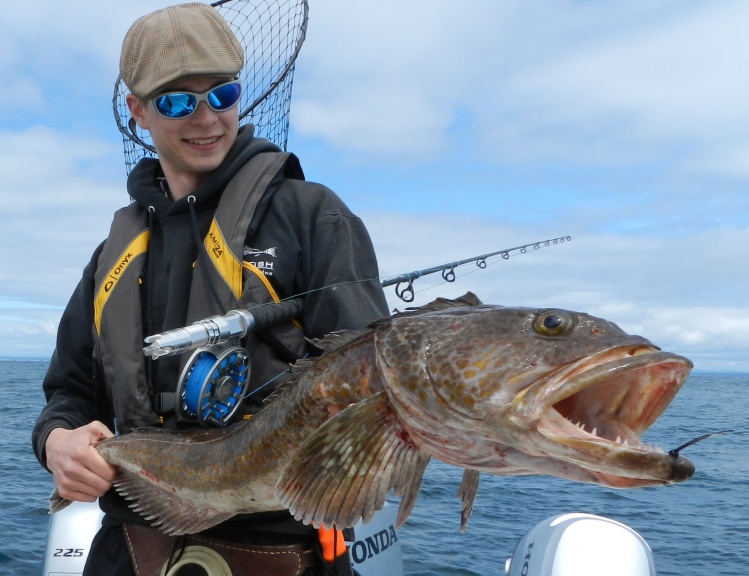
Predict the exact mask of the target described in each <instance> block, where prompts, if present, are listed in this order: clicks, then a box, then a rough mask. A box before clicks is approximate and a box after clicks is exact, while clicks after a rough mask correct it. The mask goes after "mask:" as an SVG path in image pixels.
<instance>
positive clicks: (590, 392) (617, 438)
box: [539, 346, 692, 484]
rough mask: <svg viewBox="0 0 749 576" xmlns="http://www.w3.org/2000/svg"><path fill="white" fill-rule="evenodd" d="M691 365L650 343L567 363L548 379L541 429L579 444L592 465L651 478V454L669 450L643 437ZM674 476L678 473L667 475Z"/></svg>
mask: <svg viewBox="0 0 749 576" xmlns="http://www.w3.org/2000/svg"><path fill="white" fill-rule="evenodd" d="M691 368H692V363H691V362H690V361H689V360H688V359H686V358H684V357H682V356H678V355H676V354H671V353H668V352H661V351H660V350H658V349H657V348H654V347H651V346H636V347H620V348H614V349H609V350H606V351H603V352H600V353H599V354H596V355H594V356H592V357H589V358H586V359H583V360H580V361H579V362H576V363H573V364H571V365H568V366H565V367H564V368H563V369H561V370H558V371H557V372H555V373H554V374H553V375H552V377H551V380H547V385H549V387H548V388H547V393H548V395H546V397H545V400H544V402H545V403H546V406H547V407H546V408H545V409H544V411H543V416H542V418H541V421H540V423H539V431H541V432H542V433H544V435H545V436H547V437H549V438H552V439H553V440H554V441H555V442H556V443H559V444H564V445H567V446H570V447H574V448H576V449H577V450H578V451H579V452H581V453H582V454H583V456H582V458H581V459H582V460H588V459H587V458H585V456H586V455H587V456H589V460H590V463H591V464H590V466H589V468H591V469H593V470H595V469H596V468H599V466H600V468H599V470H600V471H601V472H606V473H611V472H614V473H615V474H616V475H617V476H619V475H621V476H625V477H628V478H635V477H638V474H640V473H642V474H643V476H641V477H642V478H647V477H649V472H648V471H647V468H648V467H649V466H650V465H651V464H652V461H653V460H654V459H653V456H655V460H656V461H659V462H662V461H663V460H664V459H665V458H668V455H667V454H666V453H665V452H664V451H663V450H662V449H660V448H658V447H656V446H645V444H643V442H642V440H641V439H640V436H641V434H642V433H643V432H644V431H645V430H646V429H647V428H648V427H649V426H650V425H651V424H652V423H653V422H654V421H655V420H656V419H657V418H658V417H659V416H660V415H661V413H662V412H663V410H664V409H665V408H666V407H667V406H668V404H669V403H670V402H671V400H672V399H673V397H674V396H675V395H676V393H677V392H678V391H679V389H680V388H681V385H682V384H683V383H684V381H685V380H686V377H687V375H688V374H689V371H690V370H691ZM604 454H606V457H604V456H603V455H604ZM638 458H639V460H638ZM685 462H687V463H688V461H685ZM599 463H600V464H599ZM688 464H689V466H691V463H688ZM614 465H615V468H614ZM620 468H621V469H620ZM629 468H631V470H630V469H629ZM679 474H687V472H686V471H685V472H676V475H679ZM689 475H691V472H689V473H688V475H687V476H686V477H688V476H689ZM673 479H678V478H667V479H665V480H673ZM680 479H685V478H680ZM605 483H607V484H612V483H614V484H615V482H610V481H607V482H605Z"/></svg>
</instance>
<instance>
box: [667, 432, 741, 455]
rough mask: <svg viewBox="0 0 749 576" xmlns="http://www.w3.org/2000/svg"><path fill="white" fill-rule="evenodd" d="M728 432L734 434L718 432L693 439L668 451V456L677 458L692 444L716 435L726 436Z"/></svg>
mask: <svg viewBox="0 0 749 576" xmlns="http://www.w3.org/2000/svg"><path fill="white" fill-rule="evenodd" d="M729 432H735V430H719V431H718V432H710V433H708V434H703V435H702V436H699V437H697V438H695V439H694V440H690V441H689V442H686V443H685V444H682V445H681V446H679V447H678V448H674V449H673V450H669V451H668V455H669V456H673V457H674V458H676V457H678V456H679V452H681V451H682V450H684V448H686V447H687V446H691V445H692V444H696V443H697V442H700V441H702V440H704V439H705V438H710V436H715V435H717V434H728V433H729Z"/></svg>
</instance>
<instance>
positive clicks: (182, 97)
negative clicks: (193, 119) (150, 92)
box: [152, 80, 242, 118]
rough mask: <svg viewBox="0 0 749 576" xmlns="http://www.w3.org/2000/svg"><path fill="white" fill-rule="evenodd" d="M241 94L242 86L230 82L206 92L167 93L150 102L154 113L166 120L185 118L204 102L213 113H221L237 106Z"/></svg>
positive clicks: (234, 81) (236, 81) (235, 81)
mask: <svg viewBox="0 0 749 576" xmlns="http://www.w3.org/2000/svg"><path fill="white" fill-rule="evenodd" d="M241 94H242V84H241V83H240V82H239V81H238V80H232V81H231V82H226V83H225V84H220V85H218V86H216V87H215V88H211V89H210V90H208V91H207V92H203V93H202V94H197V93H195V92H167V93H166V94H161V95H160V96H156V97H155V98H154V99H153V100H152V102H153V107H154V108H155V109H156V111H157V112H158V113H159V114H161V115H162V116H165V117H166V118H187V117H188V116H189V115H190V114H192V113H193V112H195V110H197V109H198V104H200V103H201V102H203V101H205V103H206V104H208V107H209V108H210V109H211V110H213V111H215V112H223V111H225V110H229V109H230V108H233V107H234V106H236V105H237V102H239V96H240V95H241Z"/></svg>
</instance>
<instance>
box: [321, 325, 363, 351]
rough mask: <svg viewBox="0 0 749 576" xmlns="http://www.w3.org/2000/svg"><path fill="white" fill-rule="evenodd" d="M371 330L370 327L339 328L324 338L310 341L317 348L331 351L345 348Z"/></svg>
mask: <svg viewBox="0 0 749 576" xmlns="http://www.w3.org/2000/svg"><path fill="white" fill-rule="evenodd" d="M371 332H372V330H371V329H370V328H369V327H366V328H361V329H358V330H339V331H337V332H330V333H328V334H326V335H325V336H323V337H322V338H310V339H309V341H310V343H311V344H312V345H313V346H314V347H315V348H319V349H320V350H322V351H323V352H326V353H329V352H333V351H334V350H338V349H339V348H343V347H344V346H345V345H346V344H350V343H351V342H353V341H354V340H358V339H359V338H361V337H362V336H366V335H369V334H370V333H371Z"/></svg>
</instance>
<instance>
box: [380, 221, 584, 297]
mask: <svg viewBox="0 0 749 576" xmlns="http://www.w3.org/2000/svg"><path fill="white" fill-rule="evenodd" d="M570 240H572V237H571V236H560V237H558V238H550V239H549V240H541V241H540V242H531V243H530V244H523V245H522V246H515V247H514V248H505V249H504V250H497V251H496V252H489V253H488V254H481V255H480V256H474V257H473V258H466V259H465V260H458V261H457V262H448V263H446V264H441V265H440V266H434V267H432V268H426V269H424V270H415V271H414V272H408V273H406V274H397V275H396V276H387V277H385V278H383V279H381V280H380V283H381V284H382V287H383V288H386V287H388V286H392V285H393V284H395V295H396V296H398V298H400V299H401V300H403V301H404V302H413V301H414V296H415V295H414V289H413V282H414V280H416V279H418V278H421V277H422V276H426V275H428V274H434V273H436V272H442V279H443V280H444V281H445V282H455V269H456V268H457V267H458V266H463V265H464V264H470V263H471V262H476V266H478V267H479V268H481V269H482V270H483V269H484V268H486V266H487V264H486V259H487V258H491V257H492V256H501V257H502V259H503V260H507V259H508V258H509V257H510V255H511V254H513V253H518V254H525V253H526V252H527V251H528V248H531V247H532V248H533V249H534V250H539V249H540V248H541V246H542V245H543V246H551V245H553V244H561V243H562V242H569V241H570ZM403 284H406V286H402V285H403Z"/></svg>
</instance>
